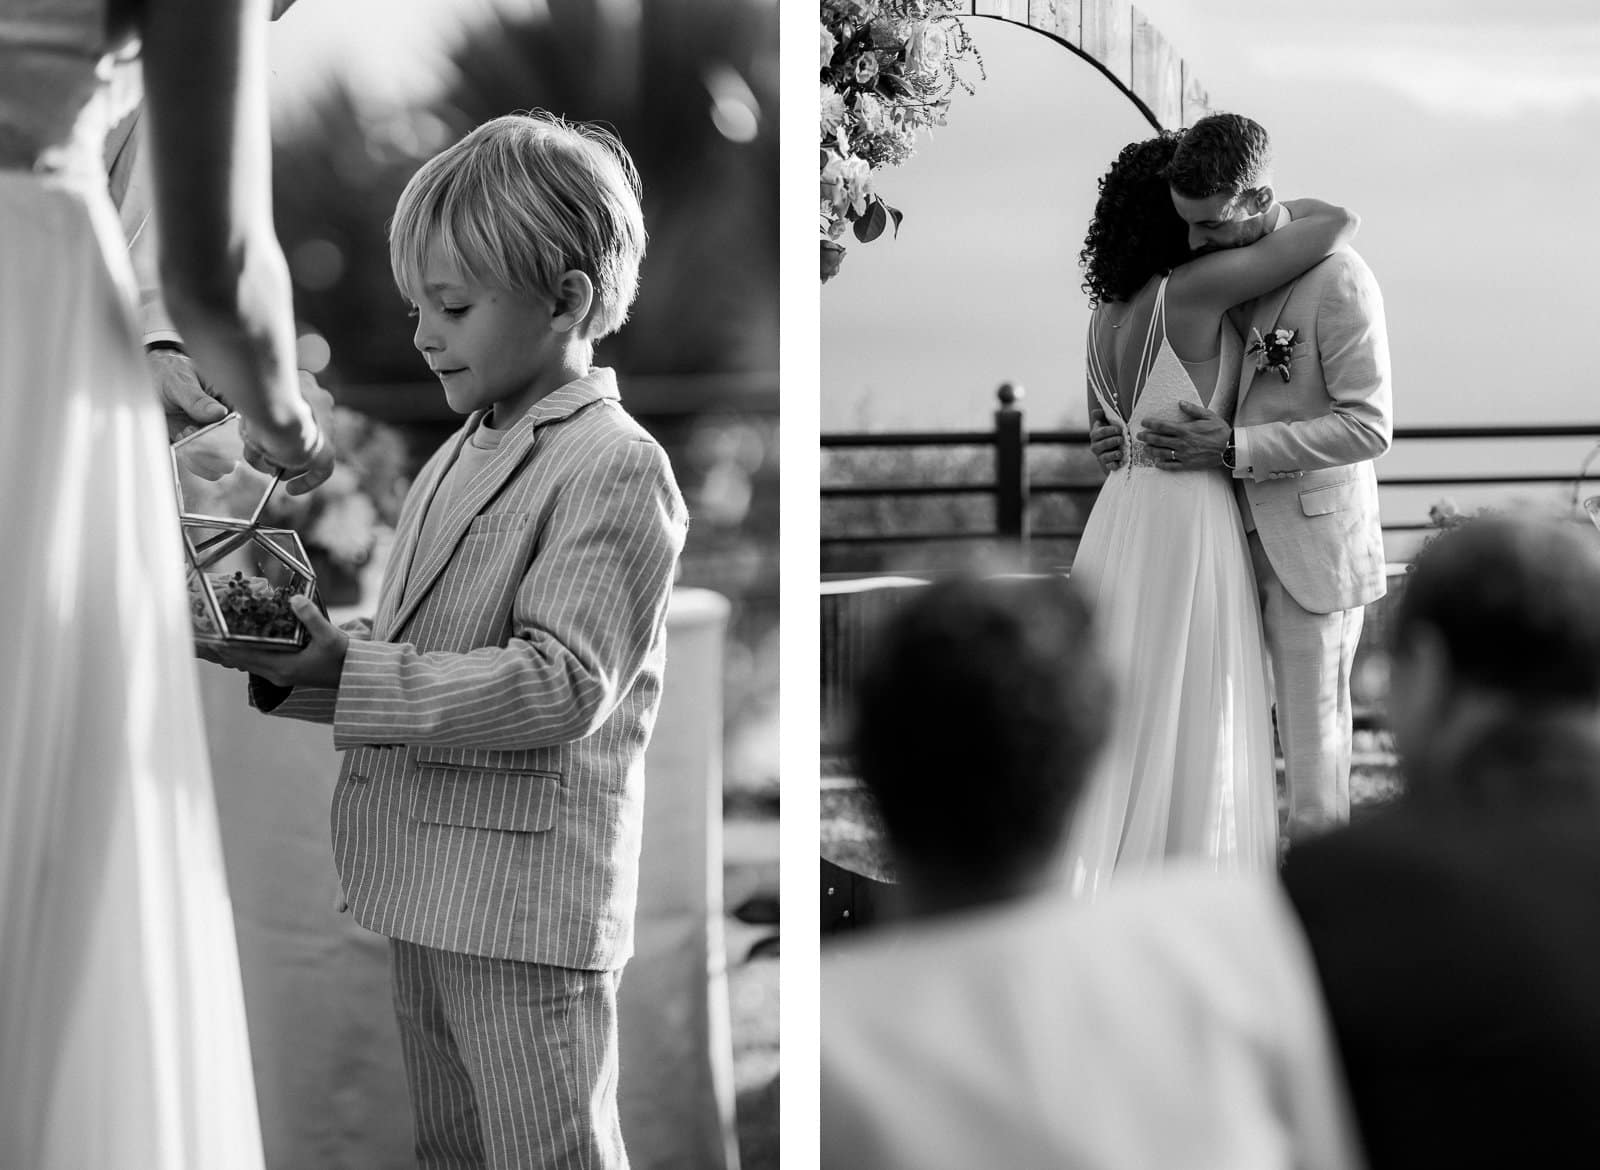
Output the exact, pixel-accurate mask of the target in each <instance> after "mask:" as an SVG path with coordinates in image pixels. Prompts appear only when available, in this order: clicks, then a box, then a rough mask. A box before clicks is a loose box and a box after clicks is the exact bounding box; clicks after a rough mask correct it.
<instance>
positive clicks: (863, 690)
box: [854, 576, 1111, 914]
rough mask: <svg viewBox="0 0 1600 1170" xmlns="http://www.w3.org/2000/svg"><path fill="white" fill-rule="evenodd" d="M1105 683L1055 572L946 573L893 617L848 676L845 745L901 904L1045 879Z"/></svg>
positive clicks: (999, 892)
mask: <svg viewBox="0 0 1600 1170" xmlns="http://www.w3.org/2000/svg"><path fill="white" fill-rule="evenodd" d="M1110 688H1111V684H1110V679H1109V677H1108V674H1107V672H1106V669H1105V667H1104V665H1103V663H1102V661H1101V659H1100V657H1099V655H1098V654H1097V653H1096V651H1095V649H1094V646H1093V643H1092V641H1091V636H1090V627H1089V613H1088V609H1087V607H1086V606H1085V604H1084V603H1083V601H1082V600H1080V598H1079V597H1078V595H1077V594H1076V592H1075V591H1074V590H1073V589H1072V588H1071V586H1069V585H1068V584H1067V582H1066V581H1065V580H1064V579H1063V578H1060V577H1054V576H1051V577H1023V578H977V577H973V576H961V577H956V578H951V579H948V580H944V581H941V582H938V583H936V584H933V585H930V586H928V587H927V588H926V589H925V590H921V591H919V593H918V595H917V596H916V597H915V598H914V599H913V600H911V601H908V602H907V603H906V604H905V605H904V607H903V608H901V609H899V610H897V611H896V612H895V614H894V615H893V616H892V617H891V618H890V619H889V621H888V622H887V624H886V626H885V627H884V628H883V629H882V630H881V631H880V633H879V637H878V641H877V643H876V645H875V647H874V653H873V655H872V657H871V660H870V662H869V664H868V666H867V668H866V670H865V672H864V677H863V678H862V679H861V681H860V686H859V689H858V692H857V702H856V724H855V732H854V746H855V759H856V765H857V767H858V769H859V773H860V777H861V780H862V781H863V783H865V784H866V786H867V787H868V788H869V789H870V790H871V792H872V794H873V796H874V798H875V799H876V802H877V804H878V808H879V812H880V814H881V816H882V819H883V824H884V828H885V830H886V831H887V833H888V836H889V840H890V844H891V847H892V850H893V853H894V856H895V860H896V864H897V865H898V867H899V870H900V877H901V887H902V892H903V893H904V895H905V899H906V904H907V908H908V910H909V911H910V912H913V913H924V914H925V913H934V912H938V911H941V910H951V909H959V908H963V907H967V906H973V905H977V904H981V903H985V902H994V901H999V900H1004V899H1006V898H1009V897H1014V896H1016V895H1018V894H1021V893H1024V892H1026V891H1027V890H1029V889H1031V888H1033V887H1036V886H1038V885H1041V884H1043V883H1045V882H1046V881H1047V880H1048V879H1049V877H1050V870H1051V867H1052V863H1053V862H1054V860H1055V859H1056V857H1057V855H1058V853H1059V850H1060V848H1061V845H1062V842H1063V839H1064V834H1065V830H1066V826H1067V822H1068V817H1069V815H1070V813H1071V810H1072V807H1073V804H1074V802H1075V800H1076V799H1077V797H1078V794H1079V792H1080V790H1081V788H1082V786H1083V782H1084V777H1085V775H1086V774H1087V771H1088V768H1089V766H1090V764H1091V763H1092V761H1093V759H1094V756H1095V754H1096V751H1097V750H1098V748H1099V746H1100V743H1101V740H1102V737H1103V735H1104V732H1105V726H1106V717H1107V712H1108V710H1109V706H1110Z"/></svg>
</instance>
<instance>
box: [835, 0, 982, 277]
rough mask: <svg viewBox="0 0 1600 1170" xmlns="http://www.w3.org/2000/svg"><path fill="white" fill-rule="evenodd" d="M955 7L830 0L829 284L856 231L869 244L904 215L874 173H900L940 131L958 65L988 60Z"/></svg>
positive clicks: (943, 0) (938, 2)
mask: <svg viewBox="0 0 1600 1170" xmlns="http://www.w3.org/2000/svg"><path fill="white" fill-rule="evenodd" d="M965 7H966V5H964V4H961V3H958V2H957V0H822V25H821V54H820V55H821V64H822V120H821V135H820V137H821V145H822V212H821V223H820V228H821V236H822V241H821V244H822V257H821V262H822V279H823V280H824V281H826V280H828V279H830V278H831V277H833V276H834V275H835V274H837V273H838V271H839V266H840V264H841V263H842V262H843V260H844V252H845V249H844V245H842V244H840V243H839V238H840V237H841V236H843V235H844V232H845V229H846V228H847V227H848V228H853V230H854V232H855V237H856V239H858V240H860V241H861V242H862V243H864V244H865V243H870V242H871V241H872V240H875V239H877V238H878V237H879V236H881V235H882V234H883V233H884V230H885V229H886V228H887V227H888V226H889V225H890V224H891V223H892V224H893V225H894V229H895V231H896V232H897V233H898V232H899V230H900V221H901V219H902V218H903V216H902V213H901V212H900V211H899V210H898V209H896V208H893V207H890V206H889V205H888V204H887V203H885V202H884V201H883V199H882V198H881V197H880V196H879V195H878V194H877V192H876V191H875V190H874V189H873V182H872V176H873V172H874V171H876V170H878V169H879V168H881V167H888V166H898V165H899V164H900V163H903V162H905V161H906V159H908V158H910V157H911V155H912V154H913V153H914V151H915V149H916V137H917V132H918V131H919V130H924V129H928V128H931V127H933V126H942V125H944V124H945V116H946V113H947V111H948V110H949V107H950V94H951V93H952V92H953V91H954V90H955V88H956V87H957V86H960V87H961V88H962V89H964V90H966V91H967V93H969V94H971V93H973V92H974V90H973V88H972V86H971V85H970V84H969V83H968V82H967V81H966V80H965V79H964V78H963V77H962V76H961V74H960V73H959V71H958V67H959V66H960V65H961V64H962V63H963V62H965V61H966V60H968V59H969V58H970V59H971V60H974V61H976V62H977V66H978V70H979V74H980V75H982V72H983V59H982V58H981V57H980V56H979V55H978V50H977V48H976V47H975V46H974V45H973V43H972V38H971V37H970V36H969V35H968V33H967V30H966V28H965V26H964V25H962V23H961V21H960V20H959V19H958V18H957V17H956V15H955V13H956V12H957V11H959V10H961V9H964V8H965Z"/></svg>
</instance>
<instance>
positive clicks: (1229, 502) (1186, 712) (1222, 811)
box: [1066, 465, 1278, 896]
mask: <svg viewBox="0 0 1600 1170" xmlns="http://www.w3.org/2000/svg"><path fill="white" fill-rule="evenodd" d="M1072 578H1073V580H1074V581H1075V582H1076V584H1077V585H1078V587H1079V588H1080V589H1081V590H1083V591H1084V595H1085V596H1086V597H1088V598H1089V599H1090V601H1091V602H1092V603H1093V605H1094V607H1095V618H1096V624H1097V627H1098V632H1099V637H1100V640H1101V645H1102V647H1103V649H1104V650H1105V652H1106V654H1107V656H1108V658H1109V660H1110V662H1111V664H1112V668H1113V670H1114V672H1115V674H1116V677H1117V679H1118V683H1119V694H1118V702H1117V704H1116V706H1115V712H1116V714H1115V716H1114V718H1113V721H1112V725H1111V727H1110V730H1109V734H1108V739H1107V742H1106V746H1105V749H1104V751H1103V753H1102V755H1101V757H1100V760H1099V762H1098V765H1097V767H1096V768H1095V769H1094V771H1093V773H1092V776H1091V779H1090V781H1089V784H1088V786H1087V788H1086V789H1085V791H1084V794H1083V797H1082V799H1081V801H1080V804H1079V806H1078V810H1077V813H1076V816H1075V818H1074V820H1073V825H1072V830H1071V833H1070V836H1069V848H1068V853H1067V859H1066V861H1067V877H1068V880H1069V881H1070V883H1071V885H1072V887H1073V889H1074V890H1075V891H1076V892H1077V893H1079V894H1080V895H1081V896H1093V894H1094V893H1096V892H1097V891H1099V890H1101V889H1103V888H1104V887H1105V886H1106V884H1107V883H1108V882H1109V881H1110V880H1111V876H1112V873H1113V871H1115V872H1117V873H1125V872H1129V871H1135V870H1143V869H1149V868H1152V867H1155V866H1159V865H1162V864H1164V863H1165V862H1166V861H1167V859H1169V858H1178V857H1183V858H1195V859H1200V860H1202V861H1204V862H1208V863H1210V864H1212V865H1214V866H1215V867H1216V868H1217V869H1219V870H1260V871H1269V872H1270V870H1271V869H1272V867H1273V866H1274V865H1275V864H1276V860H1277V825H1278V821H1277V802H1276V788H1275V785H1276V780H1275V774H1274V768H1273V753H1272V725H1271V700H1270V699H1269V697H1268V695H1269V692H1268V687H1267V678H1268V674H1267V670H1268V667H1267V662H1266V653H1265V649H1264V642H1263V639H1262V634H1261V612H1260V607H1259V603H1258V601H1257V597H1256V584H1255V577H1254V574H1253V572H1252V570H1251V567H1250V556H1249V549H1248V547H1247V545H1246V543H1245V534H1244V530H1243V525H1242V524H1241V522H1240V519H1239V512H1238V506H1237V505H1236V504H1235V502H1234V497H1233V492H1232V490H1231V485H1230V483H1229V480H1228V479H1227V478H1226V477H1225V476H1224V475H1222V474H1220V473H1213V472H1168V471H1159V470H1157V469H1155V468H1152V467H1143V466H1137V465H1136V466H1134V467H1133V468H1132V470H1131V472H1130V471H1129V470H1127V469H1123V470H1120V471H1117V472H1114V473H1113V474H1112V475H1111V476H1110V477H1109V478H1108V479H1107V480H1106V483H1105V486H1104V487H1103V488H1102V489H1101V491H1100V496H1099V498H1098V500H1097V501H1096V502H1095V506H1094V510H1093V511H1092V512H1091V513H1090V516H1089V520H1088V523H1087V524H1086V525H1085V526H1084V532H1083V539H1082V541H1081V543H1080V545H1079V548H1078V555H1077V558H1076V560H1075V561H1074V563H1073V566H1072Z"/></svg>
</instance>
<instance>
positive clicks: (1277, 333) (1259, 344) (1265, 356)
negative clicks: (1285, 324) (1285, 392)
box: [1245, 329, 1300, 382]
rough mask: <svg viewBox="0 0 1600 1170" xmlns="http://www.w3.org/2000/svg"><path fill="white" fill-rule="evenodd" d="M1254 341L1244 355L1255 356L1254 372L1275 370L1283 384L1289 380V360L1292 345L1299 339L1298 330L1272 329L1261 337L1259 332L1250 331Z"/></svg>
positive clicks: (1292, 348) (1255, 330)
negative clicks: (1254, 337) (1251, 354)
mask: <svg viewBox="0 0 1600 1170" xmlns="http://www.w3.org/2000/svg"><path fill="white" fill-rule="evenodd" d="M1251 332H1252V333H1254V334H1255V335H1256V339H1255V340H1254V341H1252V342H1251V343H1250V348H1249V349H1247V350H1245V353H1247V354H1250V353H1253V354H1257V355H1259V356H1258V357H1257V358H1256V371H1257V372H1258V373H1259V372H1260V371H1263V370H1277V371H1278V376H1279V377H1280V378H1282V379H1283V380H1284V381H1285V382H1287V381H1288V380H1289V360H1290V356H1291V354H1292V352H1293V350H1294V343H1295V342H1296V341H1298V340H1299V339H1300V330H1298V329H1274V330H1273V331H1272V332H1271V333H1269V334H1267V336H1265V337H1263V336H1261V330H1259V329H1252V330H1251Z"/></svg>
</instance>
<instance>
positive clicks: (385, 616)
mask: <svg viewBox="0 0 1600 1170" xmlns="http://www.w3.org/2000/svg"><path fill="white" fill-rule="evenodd" d="M467 434H468V431H467V430H466V429H465V428H463V429H462V430H459V431H457V432H456V433H455V434H454V435H452V436H450V438H449V439H448V440H446V443H447V445H448V447H449V453H448V454H447V455H445V456H444V457H443V458H442V459H435V460H433V461H432V462H431V463H430V464H429V466H428V468H427V470H426V471H425V472H424V473H423V475H422V476H421V477H420V478H419V479H418V480H417V482H416V483H415V484H414V485H413V486H412V488H411V490H412V491H413V492H415V493H416V496H417V500H418V506H417V509H416V511H415V512H413V513H412V515H411V516H410V517H409V522H408V523H406V524H403V525H401V526H400V529H399V530H398V531H397V532H396V533H395V540H394V549H393V551H392V552H391V553H390V554H389V571H388V572H387V573H385V574H384V575H383V587H382V588H381V589H380V590H379V592H378V609H377V612H376V613H375V614H374V615H373V618H372V630H373V635H374V636H375V637H379V638H382V637H386V636H387V635H388V632H389V630H390V628H391V627H392V625H393V622H394V615H395V611H396V610H397V609H399V607H400V599H401V598H402V597H404V596H405V593H406V582H407V580H408V579H409V578H410V576H411V571H412V568H413V567H414V566H413V562H414V561H415V559H416V554H417V541H418V540H419V539H421V537H422V522H423V520H424V519H425V518H426V517H427V515H428V509H429V508H431V507H433V497H434V494H435V493H436V492H437V491H438V490H439V485H440V484H441V483H442V482H443V481H444V477H445V475H446V473H447V472H449V470H450V465H451V464H452V463H454V462H455V461H456V456H457V455H458V454H459V453H460V451H461V444H462V443H464V442H466V438H467Z"/></svg>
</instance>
